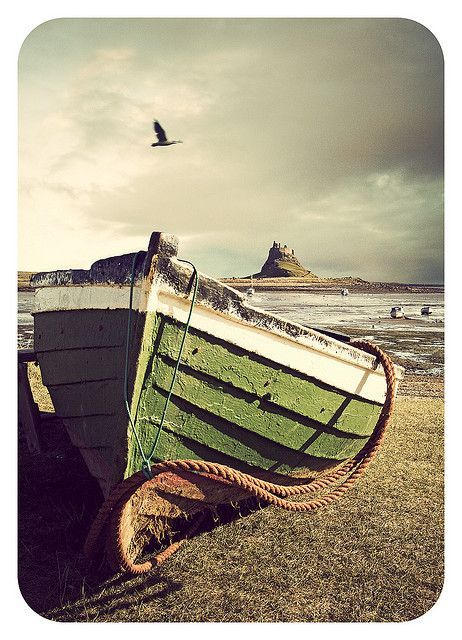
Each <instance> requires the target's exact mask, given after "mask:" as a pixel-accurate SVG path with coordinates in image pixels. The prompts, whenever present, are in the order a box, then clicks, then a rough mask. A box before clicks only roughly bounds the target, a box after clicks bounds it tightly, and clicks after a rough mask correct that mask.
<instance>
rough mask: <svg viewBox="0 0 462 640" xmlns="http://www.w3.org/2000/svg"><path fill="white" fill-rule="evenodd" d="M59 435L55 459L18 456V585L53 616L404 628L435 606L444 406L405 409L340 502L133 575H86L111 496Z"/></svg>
mask: <svg viewBox="0 0 462 640" xmlns="http://www.w3.org/2000/svg"><path fill="white" fill-rule="evenodd" d="M407 392H408V393H409V388H408V389H407ZM427 395H428V394H427ZM57 426H59V425H58V424H57V422H56V421H48V422H46V423H45V425H44V432H45V436H46V437H47V438H48V441H49V443H50V445H51V446H50V449H49V450H48V451H47V453H45V454H41V455H39V456H30V455H29V454H27V453H23V454H22V456H21V458H20V472H21V473H20V498H21V500H20V535H19V551H20V584H21V588H22V592H23V595H24V597H25V599H26V601H27V602H28V603H29V605H30V606H31V607H32V608H33V609H34V610H36V611H37V612H39V613H41V615H43V616H44V617H46V618H50V619H53V620H60V621H82V622H83V621H101V622H103V621H125V622H128V621H151V622H156V621H163V622H193V621H195V622H206V621H207V622H212V621H213V622H233V621H235V622H238V621H239V622H295V621H298V622H309V621H403V620H410V619H413V618H416V617H418V616H420V615H422V614H424V613H425V612H426V611H427V610H428V609H429V608H430V607H431V606H432V605H433V603H434V602H435V601H436V600H437V598H438V595H439V593H440V591H441V588H442V583H443V542H444V540H443V400H442V398H441V397H426V398H421V397H412V396H405V397H400V398H399V399H398V404H397V410H396V413H395V416H394V420H393V424H392V425H391V427H390V429H389V433H388V437H387V439H386V441H385V443H384V445H383V447H382V450H381V452H380V454H379V457H378V458H377V460H376V461H375V462H374V463H373V465H372V466H371V468H370V469H369V471H368V473H367V474H366V476H365V477H364V478H363V479H362V480H361V481H360V482H359V483H358V485H357V486H356V487H355V488H354V489H352V490H351V491H350V492H349V493H348V494H347V495H346V497H344V498H343V499H342V500H340V501H339V502H338V503H337V504H334V505H332V506H330V507H328V508H325V509H323V510H321V511H319V512H317V513H314V514H296V513H288V512H285V511H280V510H277V509H275V508H265V509H261V510H256V511H252V512H250V513H249V514H248V515H246V516H245V517H242V518H240V519H236V520H232V521H231V522H228V523H227V524H226V525H223V526H218V527H216V528H213V529H211V530H208V531H206V532H205V533H202V534H201V535H200V536H198V537H197V538H195V539H194V540H192V541H190V542H189V543H188V544H187V545H185V547H183V548H182V549H181V550H180V551H179V552H178V553H177V554H175V555H174V556H172V558H171V559H170V560H169V561H168V562H167V563H166V564H165V565H164V566H163V567H161V568H160V569H159V570H155V571H153V572H152V573H151V574H149V575H147V576H144V577H143V576H141V577H135V578H131V577H127V576H124V575H116V576H109V577H108V576H107V575H106V576H105V575H103V574H101V573H100V574H99V575H96V574H90V573H88V572H87V570H86V567H85V565H84V562H83V559H82V556H81V553H80V550H81V547H82V544H83V540H84V536H85V533H86V531H87V528H88V526H89V523H90V521H91V518H92V517H93V516H94V513H95V511H96V509H97V507H98V501H99V499H100V498H99V494H98V489H97V487H96V486H95V483H94V482H93V481H92V480H91V479H90V478H89V477H88V475H87V474H86V470H85V468H84V466H83V463H82V462H81V461H80V458H79V457H78V456H76V454H75V451H74V450H72V448H71V447H70V446H69V445H68V443H67V442H66V440H65V439H64V438H61V442H58V440H57V437H56V427H57Z"/></svg>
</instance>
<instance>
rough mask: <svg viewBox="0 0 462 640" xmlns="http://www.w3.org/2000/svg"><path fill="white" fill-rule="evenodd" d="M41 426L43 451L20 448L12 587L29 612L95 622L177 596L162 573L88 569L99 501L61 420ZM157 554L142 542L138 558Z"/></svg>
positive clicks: (222, 513)
mask: <svg viewBox="0 0 462 640" xmlns="http://www.w3.org/2000/svg"><path fill="white" fill-rule="evenodd" d="M42 427H43V438H44V445H45V446H44V451H43V452H42V453H40V454H30V453H29V452H28V450H27V447H26V446H25V443H23V442H20V443H19V459H18V469H19V480H18V486H19V496H18V497H19V502H18V583H19V587H20V590H21V593H22V596H23V598H24V600H25V602H26V603H27V604H28V605H29V607H30V608H31V609H32V610H33V611H35V612H36V613H38V614H39V615H41V616H43V617H45V618H48V619H52V620H61V621H72V620H75V621H77V620H79V621H90V620H93V621H96V620H97V619H98V615H99V612H100V611H104V613H105V615H107V614H108V613H111V612H114V613H115V612H117V613H118V614H120V612H121V611H123V609H130V610H133V606H134V602H136V601H137V597H138V596H139V598H140V599H141V598H142V601H143V604H146V603H147V602H150V601H153V600H159V599H162V598H165V597H166V596H168V595H170V594H171V593H173V592H175V591H179V590H180V589H181V588H182V586H183V585H182V583H181V582H180V581H176V580H172V579H170V578H168V577H166V576H165V575H164V573H163V570H162V568H159V569H158V570H153V571H152V572H150V573H148V574H145V575H142V576H135V577H133V576H130V575H127V574H122V573H119V574H116V575H114V574H113V573H112V572H111V571H110V570H109V569H107V567H106V566H105V565H104V563H103V562H102V561H101V563H100V565H97V566H93V567H89V566H88V564H87V562H86V561H85V559H84V557H83V553H82V549H83V545H84V541H85V537H86V535H87V532H88V530H89V528H90V525H91V522H92V520H93V519H94V517H95V516H96V513H97V512H98V509H99V507H100V505H101V503H102V500H103V496H102V494H101V490H100V488H99V485H98V483H97V481H96V480H95V479H94V478H93V477H92V476H91V475H90V474H89V472H88V470H87V468H86V466H85V464H84V462H83V459H82V458H81V456H80V453H79V452H78V451H77V449H76V448H75V447H73V446H72V444H71V443H70V441H69V439H68V436H67V434H66V432H65V429H64V427H63V425H62V423H61V422H60V421H59V420H57V419H55V418H53V417H48V419H45V420H44V421H43V425H42ZM258 507H259V504H258V502H257V501H256V500H254V499H249V500H248V501H245V503H240V504H239V506H238V507H233V506H232V505H223V506H219V507H218V508H217V509H216V511H215V512H214V513H213V514H212V513H209V514H208V517H207V518H206V519H205V520H204V523H203V525H202V526H201V529H200V531H199V534H200V533H203V532H205V531H211V530H212V529H214V528H216V527H217V526H218V525H219V524H220V525H221V524H227V523H229V522H232V521H233V520H235V519H236V518H238V517H241V516H245V515H248V514H250V513H252V512H253V511H254V510H255V509H256V508H258ZM177 535H178V536H181V531H178V532H177ZM175 537H176V536H175ZM158 550H159V549H158V548H156V547H155V546H154V545H149V546H148V547H147V548H146V549H145V554H144V556H149V555H150V554H153V553H156V552H157V551H158Z"/></svg>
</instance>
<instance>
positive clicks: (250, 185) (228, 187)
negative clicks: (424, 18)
mask: <svg viewBox="0 0 462 640" xmlns="http://www.w3.org/2000/svg"><path fill="white" fill-rule="evenodd" d="M154 118H157V119H158V120H159V121H160V122H161V123H162V125H163V126H164V128H165V129H166V131H167V134H168V136H169V138H172V139H180V140H182V141H183V144H178V145H173V146H170V147H165V148H152V147H151V146H150V145H151V143H152V142H153V141H154V140H155V136H154V132H153V130H152V120H153V119H154ZM18 224H19V227H18V229H19V264H18V268H19V269H20V270H28V271H38V270H53V269H65V268H89V266H90V265H91V263H92V262H93V261H95V260H97V259H99V258H102V257H107V256H110V255H117V254H120V253H128V252H131V251H137V250H138V249H143V248H146V246H147V242H148V239H149V235H150V233H151V232H152V231H154V230H161V231H165V232H169V233H174V234H176V235H178V237H179V240H180V252H179V253H180V257H183V258H186V259H188V260H191V261H193V262H194V263H195V264H196V266H197V268H198V269H199V270H200V271H202V272H205V273H208V274H209V275H212V276H216V277H223V276H243V275H247V274H249V273H255V272H257V271H259V270H260V267H261V265H262V264H263V262H264V261H265V259H266V257H267V254H268V250H269V247H270V246H271V245H272V243H273V241H274V240H276V241H277V242H281V244H287V245H288V246H289V247H292V248H294V249H295V254H296V255H297V257H298V258H299V259H300V261H301V262H302V264H303V265H304V266H305V267H307V268H308V269H310V270H311V271H313V272H314V273H315V274H317V275H320V276H326V277H335V276H348V275H351V276H358V277H361V278H364V279H366V280H379V281H399V282H427V283H441V282H442V281H443V260H444V256H443V228H444V225H443V54H442V52H441V49H440V46H439V44H438V42H437V40H436V39H435V37H434V36H433V35H432V33H431V32H430V31H429V30H428V29H427V28H426V27H425V26H423V25H421V24H419V23H417V22H413V21H410V20H406V19H351V18H350V19H330V18H329V19H300V18H299V19H289V18H286V19H231V18H228V19H209V20H205V19H180V18H175V19H126V18H118V19H95V18H88V19H81V18H74V19H72V18H64V19H58V20H52V21H50V22H46V23H44V24H42V25H40V26H38V27H37V28H36V29H35V30H34V31H32V32H31V33H30V34H29V35H28V37H27V38H26V40H25V42H24V44H23V46H22V49H21V52H20V55H19V216H18Z"/></svg>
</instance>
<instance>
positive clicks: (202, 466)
mask: <svg viewBox="0 0 462 640" xmlns="http://www.w3.org/2000/svg"><path fill="white" fill-rule="evenodd" d="M352 345H353V346H355V347H357V348H359V349H362V350H364V351H367V352H368V353H370V354H372V355H374V356H376V358H377V360H378V363H380V364H381V365H382V367H383V370H384V374H385V379H386V383H387V393H386V398H385V402H384V404H383V406H382V410H381V412H380V415H379V418H378V420H377V424H376V426H375V429H374V432H373V434H372V435H371V437H370V439H369V441H368V442H367V444H366V445H365V446H364V447H363V449H362V450H361V451H360V452H359V453H358V454H357V455H356V456H355V457H354V458H352V459H350V460H347V461H346V462H344V463H343V464H342V465H341V466H340V467H337V468H336V469H335V470H334V471H332V472H331V473H329V474H327V475H325V476H322V477H320V478H318V479H317V480H313V481H311V482H310V483H308V484H297V485H278V484H274V483H271V482H267V481H265V480H261V479H259V478H255V477H254V476H251V475H249V474H246V473H243V472H241V471H238V470H237V469H233V468H231V467H228V466H225V465H221V464H215V463H211V462H206V461H203V460H167V461H165V462H159V463H156V464H154V465H152V466H151V473H152V476H153V477H152V479H148V480H147V479H146V476H145V475H144V474H143V473H142V472H138V473H136V474H134V475H133V476H131V477H130V478H127V479H126V480H124V481H123V482H121V483H120V484H118V485H117V486H116V487H114V489H113V490H112V491H111V493H110V495H109V497H108V498H107V500H106V501H105V503H104V504H103V505H102V507H101V509H100V511H99V513H98V515H97V517H96V519H95V521H94V522H93V524H92V527H91V529H90V532H89V534H88V537H87V540H86V543H85V549H84V551H85V555H86V556H87V557H88V558H92V557H94V556H95V555H96V553H97V552H98V550H99V549H100V547H101V546H102V541H101V538H102V533H103V530H104V529H105V528H106V527H107V529H108V532H107V535H106V540H107V545H109V546H110V549H111V552H112V554H113V557H114V558H116V560H117V563H118V565H119V567H120V568H121V569H123V570H125V571H128V572H130V573H133V574H139V573H145V572H146V571H149V570H150V569H152V567H153V566H158V565H159V564H161V562H163V561H164V560H165V559H166V558H167V557H169V556H170V555H171V554H172V553H173V552H174V551H176V550H177V549H178V548H179V546H181V545H182V544H183V543H184V542H185V539H186V538H188V537H191V536H192V535H193V534H194V533H195V532H196V531H197V529H198V527H199V525H200V522H201V519H198V520H196V522H195V523H194V524H193V526H192V527H191V528H190V530H188V532H187V533H186V535H185V538H184V539H183V540H181V541H179V542H175V543H173V544H172V545H170V546H169V547H168V548H167V549H165V550H164V551H162V552H161V553H159V554H157V556H155V557H154V558H153V559H152V560H149V561H147V562H144V563H142V564H139V565H137V564H135V563H134V562H133V561H132V560H131V558H129V557H128V555H127V553H126V550H125V548H124V546H123V543H122V540H123V538H122V532H121V525H122V522H121V520H122V512H123V510H124V507H125V505H126V503H127V502H128V501H129V500H130V498H131V497H132V495H133V494H134V493H135V492H136V491H137V490H138V489H139V488H140V487H146V488H148V487H149V485H150V483H151V485H153V486H155V476H156V475H157V474H159V473H161V472H165V471H173V472H174V471H187V472H192V473H193V474H198V475H200V476H203V477H207V478H209V479H210V480H213V481H216V482H222V483H224V484H228V485H233V486H235V487H237V488H239V489H241V491H244V492H245V493H247V494H248V495H249V496H255V497H256V498H258V499H260V500H263V501H265V502H267V503H269V504H271V505H274V506H277V507H280V508H282V509H286V510H287V511H298V512H305V511H313V510H315V509H319V508H320V507H323V506H327V505H329V504H331V503H332V502H335V501H336V500H338V499H339V498H341V497H342V496H343V495H344V494H345V493H346V492H347V491H348V490H349V489H351V487H352V486H353V485H354V484H355V483H356V482H357V480H358V479H359V478H360V477H361V476H362V475H363V474H364V472H365V471H366V468H367V467H368V466H369V464H370V463H371V462H372V460H373V459H374V458H375V457H376V455H377V451H378V449H379V447H380V444H381V443H382V441H383V438H384V435H385V430H386V428H387V426H388V424H389V421H390V417H391V414H392V411H393V408H394V402H395V395H396V379H395V372H394V367H393V363H392V362H391V360H390V358H389V357H388V356H387V354H386V353H385V352H384V351H382V350H381V349H380V348H379V347H377V346H376V345H373V344H371V343H370V342H366V341H356V342H353V343H352ZM332 485H337V486H335V488H334V489H333V490H331V491H330V492H329V493H327V494H325V495H322V496H318V497H315V498H311V499H307V500H304V501H294V500H287V498H288V497H292V496H300V495H306V494H313V493H316V492H318V491H322V490H324V489H326V488H329V487H331V486H332Z"/></svg>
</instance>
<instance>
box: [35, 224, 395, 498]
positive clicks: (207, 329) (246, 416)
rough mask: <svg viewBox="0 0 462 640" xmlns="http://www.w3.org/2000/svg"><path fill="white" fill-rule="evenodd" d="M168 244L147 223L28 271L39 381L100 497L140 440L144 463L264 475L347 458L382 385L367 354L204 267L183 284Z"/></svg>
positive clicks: (130, 466) (306, 474) (133, 467)
mask: <svg viewBox="0 0 462 640" xmlns="http://www.w3.org/2000/svg"><path fill="white" fill-rule="evenodd" d="M177 249H178V242H177V239H176V238H175V237H174V236H171V235H168V234H164V233H158V232H155V233H153V234H152V236H151V239H150V242H149V246H148V249H147V251H145V252H139V253H138V254H126V255H122V256H117V257H112V258H108V259H104V260H99V261H97V262H95V263H94V264H93V265H92V266H91V268H90V269H89V270H79V269H78V270H67V271H53V272H48V273H39V274H36V275H35V276H33V278H32V281H31V284H32V286H33V287H35V289H36V294H35V312H34V324H35V351H36V354H37V358H38V362H39V364H40V369H41V372H42V378H43V381H44V383H45V384H46V385H47V387H48V389H49V391H50V395H51V398H52V401H53V404H54V407H55V410H56V413H57V415H58V416H60V417H61V418H62V420H63V423H64V425H65V427H66V429H67V431H68V433H69V436H70V438H71V440H72V442H73V444H74V445H75V446H76V447H78V448H79V449H80V451H81V453H82V456H83V458H84V459H85V461H86V464H87V466H88V469H89V470H90V472H91V473H92V474H93V476H94V477H96V478H97V479H98V481H99V483H100V486H101V488H102V491H103V494H104V495H105V496H107V495H108V493H109V491H110V489H111V487H113V486H114V485H115V484H117V483H119V482H120V481H121V480H122V479H123V478H126V477H128V476H130V475H131V474H133V473H134V472H136V471H138V470H140V468H141V467H142V466H143V456H142V454H141V449H142V448H144V449H145V450H149V448H150V447H151V446H152V444H153V442H156V445H155V452H154V457H153V461H156V460H175V459H185V458H187V459H197V460H208V461H212V462H217V463H222V464H225V465H228V466H231V467H233V468H235V469H239V470H241V471H245V472H250V473H257V474H258V473H260V475H262V474H263V475H265V474H266V476H267V477H271V478H272V479H276V480H277V479H284V478H287V476H296V477H297V478H313V477H316V476H317V475H318V474H319V473H320V472H322V471H324V470H326V469H331V468H333V467H335V466H336V465H339V464H340V463H341V462H342V461H344V460H345V459H348V458H350V457H352V456H354V455H356V454H357V453H358V452H359V451H360V450H361V449H362V448H363V447H364V445H365V443H367V442H368V439H369V438H370V436H371V434H372V433H373V430H374V427H375V424H376V422H377V418H378V416H379V414H380V411H381V408H382V405H383V403H384V399H385V395H386V383H385V378H384V373H383V370H382V368H381V367H377V366H376V361H375V358H374V357H373V356H372V355H370V354H368V353H365V352H364V351H362V350H360V349H357V348H355V347H354V346H352V345H350V344H348V343H346V342H343V341H340V340H337V339H335V338H334V337H331V336H329V335H325V334H323V333H320V332H319V331H316V330H313V329H310V328H307V327H304V326H302V325H299V324H296V323H294V322H289V321H287V320H284V319H282V318H280V317H277V316H275V315H271V314H269V313H266V312H264V311H262V310H259V309H256V308H253V307H251V306H250V305H248V304H247V303H246V300H245V296H243V295H242V294H240V293H239V292H237V291H235V290H234V289H232V288H230V287H228V286H226V285H224V284H222V283H220V282H218V281H217V280H214V279H212V278H209V277H207V276H205V275H202V274H199V276H198V279H197V289H195V280H194V269H193V267H192V266H191V265H190V264H186V263H185V262H184V261H180V260H179V259H178V257H177ZM131 283H132V285H131ZM194 293H195V301H194V304H192V297H193V294H194ZM130 300H131V303H130ZM188 322H189V326H188ZM186 328H188V331H187V333H186ZM127 339H128V343H127ZM182 344H183V346H184V348H183V351H182V354H181V362H179V358H178V357H179V352H180V350H181V346H182ZM175 369H176V379H175V383H174V385H173V388H172V380H173V379H174V376H175ZM395 372H396V375H397V377H398V378H400V377H402V374H403V369H402V368H400V367H396V366H395ZM169 394H170V397H169V402H168V403H167V404H168V407H167V411H166V415H165V416H164V418H165V420H164V422H163V425H162V430H161V429H160V428H159V425H160V423H161V421H162V413H163V412H164V410H165V408H166V401H167V398H168V396H169ZM127 408H128V410H127ZM128 411H129V413H130V415H128ZM137 438H139V443H138V442H137ZM156 439H157V441H156ZM139 445H141V449H140V446H139Z"/></svg>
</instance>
